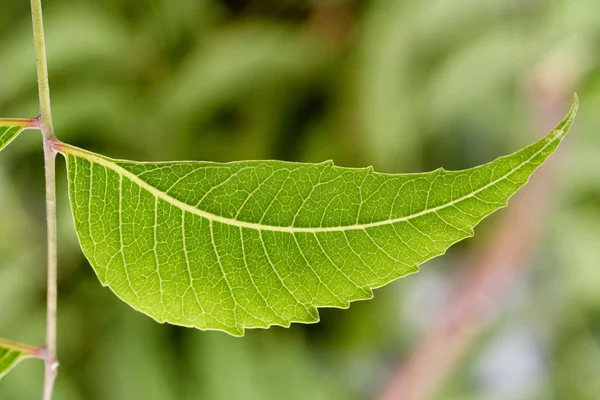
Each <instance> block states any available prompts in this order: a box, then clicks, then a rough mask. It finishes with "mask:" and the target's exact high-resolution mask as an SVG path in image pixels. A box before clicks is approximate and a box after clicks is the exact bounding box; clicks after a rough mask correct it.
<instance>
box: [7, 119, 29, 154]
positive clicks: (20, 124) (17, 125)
mask: <svg viewBox="0 0 600 400" xmlns="http://www.w3.org/2000/svg"><path fill="white" fill-rule="evenodd" d="M27 128H29V126H28V125H27V123H26V122H24V121H19V120H15V121H1V120H0V150H2V149H4V148H5V147H6V146H8V144H9V143H10V142H12V141H13V140H14V139H15V138H16V137H17V136H18V135H19V133H21V132H22V131H23V130H25V129H27Z"/></svg>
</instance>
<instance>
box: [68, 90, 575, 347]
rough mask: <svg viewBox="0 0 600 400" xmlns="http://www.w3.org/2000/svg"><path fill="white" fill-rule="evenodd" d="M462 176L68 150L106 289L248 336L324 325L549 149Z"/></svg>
mask: <svg viewBox="0 0 600 400" xmlns="http://www.w3.org/2000/svg"><path fill="white" fill-rule="evenodd" d="M577 104H578V103H577V99H575V102H574V104H573V107H572V109H571V111H570V112H569V114H568V116H567V117H566V118H565V120H564V121H563V122H561V124H559V126H558V127H557V128H556V129H555V130H553V131H552V132H551V133H550V134H548V135H547V136H546V137H545V138H543V139H541V140H539V141H538V142H536V143H534V144H532V145H530V146H528V147H526V148H524V149H522V150H520V151H518V152H516V153H514V154H512V155H510V156H506V157H501V158H499V159H497V160H495V161H493V162H491V163H488V164H485V165H482V166H480V167H475V168H472V169H469V170H464V171H449V172H448V171H444V170H441V169H440V170H436V171H433V172H429V173H421V174H408V175H390V174H379V173H375V172H373V171H372V169H371V168H366V169H348V168H341V167H336V166H334V165H333V164H332V163H331V162H327V163H322V164H299V163H286V162H280V161H245V162H234V163H226V164H219V163H208V162H166V163H137V162H131V161H126V160H113V159H110V158H108V157H104V156H100V155H97V154H94V153H91V152H88V151H85V150H81V149H77V148H75V147H72V146H69V145H61V146H60V147H59V151H61V152H63V153H64V154H65V156H66V158H67V168H68V170H69V174H68V175H69V187H70V189H69V193H70V199H71V205H72V210H73V215H74V219H75V226H76V230H77V234H78V237H79V240H80V244H81V246H82V249H83V251H84V253H85V255H86V257H87V258H88V260H89V261H90V263H91V264H92V266H93V267H94V269H95V271H96V273H97V275H98V277H99V279H100V281H101V282H102V284H103V285H105V286H109V287H110V288H111V289H112V290H113V291H114V292H115V293H116V294H117V295H118V296H119V297H120V298H122V299H123V300H124V301H126V302H127V303H129V304H130V305H131V306H132V307H134V308H136V309H138V310H140V311H142V312H144V313H146V314H148V315H150V316H152V317H153V318H155V319H156V320H157V321H159V322H169V323H173V324H178V325H184V326H193V327H197V328H200V329H218V330H224V331H226V332H228V333H230V334H233V335H242V334H243V332H244V329H246V328H255V327H262V328H266V327H269V326H271V325H282V326H289V324H290V323H292V322H307V323H308V322H316V321H318V311H317V307H342V308H347V307H348V306H349V304H350V302H352V301H356V300H362V299H368V298H371V297H372V289H374V288H377V287H380V286H383V285H385V284H387V283H389V282H390V281H392V280H394V279H397V278H400V277H403V276H405V275H408V274H410V273H413V272H415V271H417V270H418V265H420V264H421V263H423V262H425V261H426V260H428V259H430V258H432V257H435V256H438V255H440V254H443V253H444V252H445V251H446V249H447V248H448V247H449V246H451V245H452V244H453V243H455V242H457V241H459V240H462V239H464V238H466V237H469V236H472V234H473V227H474V226H475V225H477V223H478V222H479V221H480V220H481V219H483V218H484V217H485V216H487V215H489V214H491V213H492V212H494V211H495V210H497V209H499V208H502V207H504V206H505V205H506V202H507V201H508V199H509V198H510V197H511V196H512V195H513V194H514V193H515V192H516V191H517V190H518V189H519V188H520V187H521V186H523V185H524V184H525V183H526V182H527V181H528V179H529V177H530V176H531V174H532V173H533V172H534V171H535V169H537V167H539V166H540V165H541V164H543V162H544V161H545V160H546V158H547V157H548V156H549V155H550V154H551V153H552V152H553V151H554V150H555V149H556V147H557V146H558V145H559V143H560V141H561V140H562V138H563V137H564V135H565V134H566V132H567V131H568V129H569V127H570V125H571V124H572V122H573V118H574V116H575V113H576V110H577Z"/></svg>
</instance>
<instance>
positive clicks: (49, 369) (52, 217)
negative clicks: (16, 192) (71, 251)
mask: <svg viewBox="0 0 600 400" xmlns="http://www.w3.org/2000/svg"><path fill="white" fill-rule="evenodd" d="M55 160H56V151H55V150H54V149H53V148H52V142H51V141H48V140H46V139H44V165H45V168H46V219H47V230H48V233H47V234H48V294H47V311H46V359H45V363H46V372H45V378H44V397H43V400H51V399H52V390H53V388H54V381H55V380H56V375H57V372H58V358H57V355H56V308H57V255H56V247H57V246H56V243H57V238H56V184H55V182H56V180H55V165H54V164H55Z"/></svg>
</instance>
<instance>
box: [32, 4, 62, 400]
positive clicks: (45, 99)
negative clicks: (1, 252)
mask: <svg viewBox="0 0 600 400" xmlns="http://www.w3.org/2000/svg"><path fill="white" fill-rule="evenodd" d="M31 14H32V19H33V36H34V41H35V54H36V61H37V62H36V65H37V75H38V88H39V97H40V116H39V117H38V121H39V127H40V129H41V131H42V135H43V138H44V166H45V169H46V220H47V236H48V292H47V313H46V346H45V364H46V368H45V377H44V394H43V400H51V399H52V392H53V390H54V382H55V380H56V375H57V372H58V359H57V355H56V309H57V288H56V286H57V257H56V253H57V251H56V247H57V237H56V183H55V182H56V180H55V159H56V151H55V150H54V149H53V147H52V143H53V141H54V140H55V136H54V128H53V126H52V113H51V110H50V88H49V84H48V60H47V58H46V43H45V38H44V23H43V19H42V3H41V0H31Z"/></svg>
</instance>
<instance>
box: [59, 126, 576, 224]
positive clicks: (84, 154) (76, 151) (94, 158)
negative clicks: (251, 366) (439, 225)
mask: <svg viewBox="0 0 600 400" xmlns="http://www.w3.org/2000/svg"><path fill="white" fill-rule="evenodd" d="M551 135H553V137H552V138H551V139H550V140H549V141H548V142H547V143H546V144H545V145H544V146H543V147H542V148H541V149H540V150H538V151H537V152H535V153H534V154H533V155H532V156H531V157H529V158H528V159H527V160H525V161H523V162H521V163H519V165H518V166H517V167H515V168H513V169H511V170H510V171H509V172H507V173H506V174H504V175H502V176H501V177H499V178H497V179H495V180H493V181H491V182H490V183H488V184H486V185H484V186H482V187H481V188H479V189H477V190H475V191H473V192H471V193H469V194H467V195H464V196H462V197H459V198H457V199H455V200H452V201H450V202H448V203H445V204H442V205H439V206H437V207H433V208H429V209H425V210H423V211H420V212H417V213H414V214H410V215H406V216H403V217H399V218H393V219H387V220H383V221H376V222H370V223H366V224H354V225H344V226H331V227H294V226H290V227H285V226H276V225H265V224H261V223H254V222H246V221H240V220H237V219H233V218H227V217H222V216H220V215H216V214H213V213H210V212H208V211H204V210H200V209H198V208H195V207H193V206H190V205H189V204H186V203H184V202H182V201H180V200H177V199H175V198H173V197H171V196H170V195H168V194H167V193H165V192H163V191H161V190H158V189H157V188H155V187H154V186H152V185H150V184H149V183H147V182H145V181H144V180H142V179H141V178H139V177H138V176H137V175H135V174H133V173H131V172H129V171H127V170H126V169H125V168H123V167H121V166H119V165H117V164H115V163H113V162H111V161H110V160H109V159H107V158H104V157H100V156H98V155H96V154H94V153H91V152H88V151H86V150H83V149H80V148H78V147H75V146H71V145H69V144H65V143H60V145H57V149H58V151H60V152H61V153H63V154H70V155H72V156H76V157H81V158H84V159H87V160H88V161H91V162H95V163H97V164H100V165H102V166H104V167H106V168H109V169H111V170H113V171H114V172H116V173H117V174H119V175H121V176H124V177H127V178H128V179H129V180H131V181H132V182H134V183H135V184H137V185H139V186H140V187H142V188H144V189H145V190H147V191H148V192H149V193H151V194H153V195H154V196H156V197H157V198H160V199H162V200H164V201H166V202H167V203H170V204H171V205H173V206H175V207H178V208H180V209H182V210H185V211H187V212H189V213H191V214H195V215H198V216H200V217H202V218H206V219H208V220H209V221H214V222H220V223H223V224H226V225H231V226H236V227H239V228H248V229H254V230H259V231H273V232H284V233H291V234H293V233H324V232H343V231H351V230H364V229H368V228H374V227H378V226H384V225H392V224H396V223H399V222H406V221H410V220H412V219H415V218H418V217H421V216H424V215H427V214H431V213H437V212H438V211H440V210H443V209H445V208H447V207H451V206H454V205H456V204H459V203H460V202H462V201H465V200H468V199H470V198H473V197H475V196H476V195H477V194H479V193H481V192H483V191H484V190H486V189H488V188H490V187H492V186H494V185H496V184H498V183H500V182H502V181H503V180H505V179H507V178H508V177H509V176H510V175H512V174H513V173H515V172H516V171H518V170H519V169H521V168H522V167H523V166H525V165H527V164H528V163H529V162H531V160H533V159H534V158H535V157H537V156H538V155H540V154H541V153H542V152H543V151H544V150H545V149H546V148H547V147H548V146H550V145H551V144H552V143H554V142H555V141H556V140H561V139H562V137H563V136H564V130H562V129H560V130H555V131H553V132H552V133H551Z"/></svg>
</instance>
